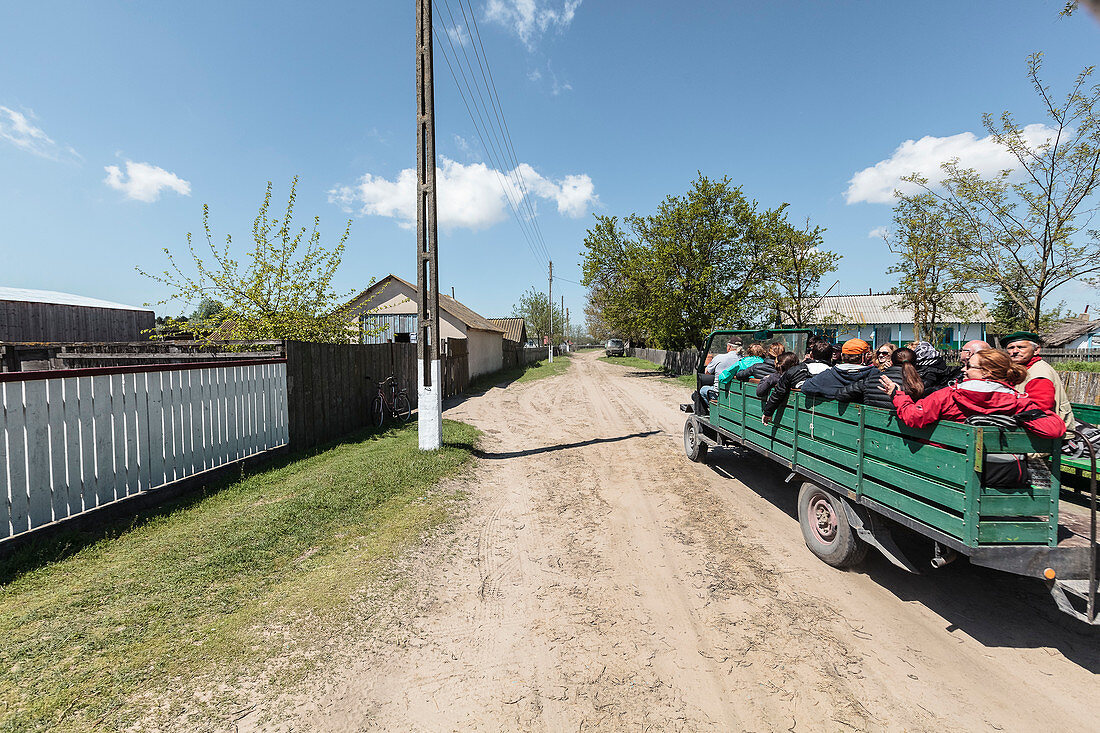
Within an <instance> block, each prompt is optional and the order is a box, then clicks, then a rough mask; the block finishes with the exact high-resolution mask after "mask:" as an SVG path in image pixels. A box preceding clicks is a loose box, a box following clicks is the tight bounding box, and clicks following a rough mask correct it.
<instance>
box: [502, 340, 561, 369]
mask: <svg viewBox="0 0 1100 733" xmlns="http://www.w3.org/2000/svg"><path fill="white" fill-rule="evenodd" d="M554 353H555V354H556V353H557V350H556V349H555V350H554ZM547 356H548V351H547V348H546V347H545V346H534V347H532V348H529V349H528V348H526V347H524V346H522V345H520V346H519V347H517V348H512V349H509V348H505V349H504V368H505V369H515V368H517V367H521V366H526V365H527V364H533V363H534V362H536V361H541V360H543V359H545V358H547Z"/></svg>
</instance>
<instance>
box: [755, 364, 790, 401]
mask: <svg viewBox="0 0 1100 733" xmlns="http://www.w3.org/2000/svg"><path fill="white" fill-rule="evenodd" d="M797 364H798V355H797V354H795V353H794V352H793V351H784V352H783V353H782V354H780V355H779V356H778V357H776V359H775V371H774V372H772V373H771V374H769V375H767V376H766V377H764V378H763V379H761V380H760V384H758V385H756V396H757V397H759V398H760V402H761V403H763V402H764V401H765V400H766V399H767V397H768V392H771V389H772V387H774V386H775V385H776V384H777V383H778V382H779V380H780V379H782V378H783V373H784V372H786V371H787V370H788V369H790V368H791V367H793V366H795V365H797ZM757 366H760V365H759V364H757Z"/></svg>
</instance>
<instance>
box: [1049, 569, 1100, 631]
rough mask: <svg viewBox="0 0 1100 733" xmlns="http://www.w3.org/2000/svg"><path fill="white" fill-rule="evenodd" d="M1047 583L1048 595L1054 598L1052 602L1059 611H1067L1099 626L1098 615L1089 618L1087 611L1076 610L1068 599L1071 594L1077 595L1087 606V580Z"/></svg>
mask: <svg viewBox="0 0 1100 733" xmlns="http://www.w3.org/2000/svg"><path fill="white" fill-rule="evenodd" d="M1047 585H1048V587H1049V588H1050V595H1051V596H1052V597H1053V598H1054V602H1055V603H1056V604H1058V610H1059V611H1062V612H1063V613H1068V614H1069V615H1070V616H1074V617H1076V618H1078V619H1080V620H1082V621H1084V622H1085V623H1087V624H1092V625H1093V626H1100V616H1097V617H1096V618H1091V619H1090V618H1089V617H1088V614H1087V613H1083V612H1081V611H1079V610H1077V608H1076V607H1075V606H1074V605H1073V602H1072V601H1070V599H1069V596H1070V595H1071V594H1072V595H1074V596H1077V597H1078V598H1080V599H1081V600H1083V601H1085V604H1086V607H1087V604H1088V597H1089V582H1088V581H1087V580H1051V581H1048V582H1047ZM1095 602H1096V599H1095V596H1094V597H1093V603H1094V604H1095Z"/></svg>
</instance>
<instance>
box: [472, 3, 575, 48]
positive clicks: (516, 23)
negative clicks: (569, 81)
mask: <svg viewBox="0 0 1100 733" xmlns="http://www.w3.org/2000/svg"><path fill="white" fill-rule="evenodd" d="M581 2H582V0H563V2H560V3H559V2H556V1H555V0H489V2H488V3H486V5H485V19H486V20H488V21H490V22H493V23H497V24H499V25H501V26H503V27H504V28H506V29H508V30H510V31H512V32H513V33H515V34H516V35H517V36H518V37H519V40H521V41H523V45H525V46H527V48H528V50H532V51H533V50H534V48H535V42H536V41H537V40H538V39H539V38H540V37H541V36H542V35H543V34H544V33H546V32H547V31H549V30H556V31H558V32H559V33H560V32H562V31H564V30H565V29H566V28H568V27H569V24H570V23H572V22H573V16H574V15H575V14H576V12H577V8H578V7H580V4H581Z"/></svg>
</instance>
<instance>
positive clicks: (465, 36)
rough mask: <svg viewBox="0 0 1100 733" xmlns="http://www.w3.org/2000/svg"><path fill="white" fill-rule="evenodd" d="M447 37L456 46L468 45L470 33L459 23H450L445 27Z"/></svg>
mask: <svg viewBox="0 0 1100 733" xmlns="http://www.w3.org/2000/svg"><path fill="white" fill-rule="evenodd" d="M447 37H448V38H450V39H451V43H453V44H454V45H456V46H468V45H470V34H469V33H467V32H466V29H465V28H463V27H462V26H459V25H452V26H449V27H448V28H447Z"/></svg>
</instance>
